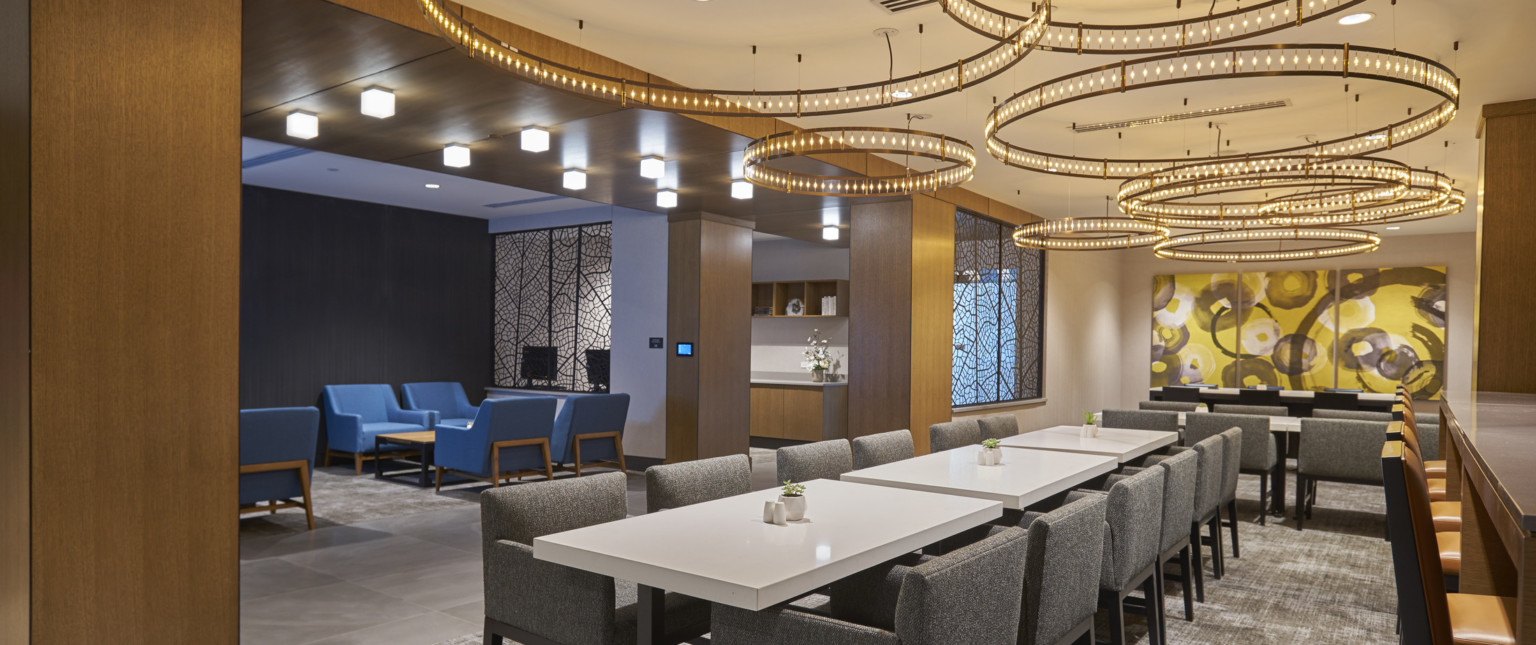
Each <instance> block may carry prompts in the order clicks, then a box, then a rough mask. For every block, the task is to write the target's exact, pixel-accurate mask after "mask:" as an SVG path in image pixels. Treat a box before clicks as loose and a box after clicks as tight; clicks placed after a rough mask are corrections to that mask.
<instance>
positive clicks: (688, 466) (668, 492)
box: [645, 455, 752, 513]
mask: <svg viewBox="0 0 1536 645" xmlns="http://www.w3.org/2000/svg"><path fill="white" fill-rule="evenodd" d="M750 492H752V462H751V460H749V459H747V456H746V455H726V456H724V457H715V458H713V459H700V460H698V461H684V462H681V463H676V464H663V465H659V466H651V467H650V468H647V469H645V512H647V513H655V512H656V511H659V510H662V509H666V508H678V507H680V506H687V505H689V504H698V503H700V502H707V501H710V500H715V499H721V498H723V497H731V496H733V495H744V494H746V493H750Z"/></svg>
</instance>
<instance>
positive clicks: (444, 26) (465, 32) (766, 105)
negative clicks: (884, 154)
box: [418, 0, 1049, 117]
mask: <svg viewBox="0 0 1536 645" xmlns="http://www.w3.org/2000/svg"><path fill="white" fill-rule="evenodd" d="M418 2H420V4H421V10H422V13H423V14H424V15H425V16H426V18H427V22H428V23H430V24H431V25H432V26H433V28H434V29H436V30H437V32H438V34H439V35H441V36H442V37H443V38H444V39H445V40H447V41H449V42H451V43H453V44H454V46H456V47H458V48H460V49H462V50H464V51H466V52H467V53H469V55H470V56H471V57H472V58H477V59H479V60H481V61H484V62H486V63H489V64H491V65H493V66H495V67H499V68H501V69H503V70H505V71H507V72H510V73H512V74H514V75H516V76H519V77H521V78H524V79H527V80H530V81H533V82H535V83H539V84H543V85H547V86H549V87H553V88H556V89H560V90H564V91H567V92H571V93H574V94H580V95H582V96H585V97H588V98H592V99H596V100H600V101H605V102H608V103H617V104H619V105H621V106H625V107H639V108H647V109H652V110H662V111H665V112H676V113H680V114H707V115H713V116H763V117H802V116H819V115H827V114H846V113H850V112H863V111H869V110H879V109H884V108H888V107H894V106H899V105H906V104H909V103H916V102H918V101H923V100H927V99H931V98H934V97H936V96H943V95H945V94H949V93H951V92H958V91H960V90H962V89H964V88H965V87H967V86H970V85H974V84H976V83H981V82H983V81H986V80H987V79H990V78H992V77H994V76H997V75H998V74H1001V73H1002V72H1004V71H1006V70H1008V68H1010V67H1013V65H1014V64H1016V63H1018V62H1019V61H1021V60H1023V59H1024V57H1025V56H1027V55H1029V52H1030V51H1032V50H1033V49H1034V48H1035V44H1036V42H1037V41H1038V40H1039V38H1040V36H1041V35H1042V34H1044V33H1045V17H1046V15H1047V14H1048V13H1049V4H1048V3H1047V4H1045V5H1042V6H1041V7H1040V8H1039V9H1037V10H1036V11H1035V15H1034V16H1033V17H1031V18H1028V19H1025V20H1022V21H1016V22H1015V26H1016V27H1017V28H1016V29H1015V30H1014V31H1013V32H1012V33H1010V34H1008V35H1007V37H1006V38H1004V39H1002V40H1001V42H998V43H996V44H995V45H993V46H992V47H990V48H988V49H986V50H984V51H982V52H981V53H979V54H976V55H974V56H971V57H970V58H966V59H963V60H960V61H957V62H955V63H952V64H950V65H946V66H944V67H940V68H938V69H934V70H930V71H927V72H919V73H917V74H911V75H907V76H902V77H900V78H893V79H888V80H884V81H876V82H872V83H863V84H860V85H849V86H844V87H833V88H823V89H793V90H708V89H694V88H688V87H681V86H677V85H668V84H664V83H650V82H645V81H638V80H630V79H626V78H621V77H618V76H609V75H606V74H599V73H596V72H592V71H588V70H583V69H580V68H577V67H571V66H569V65H565V64H562V63H558V62H555V61H552V60H549V59H547V58H542V57H539V56H535V55H533V54H529V53H527V52H524V51H522V50H520V49H519V48H518V47H516V46H515V45H512V44H508V43H504V42H502V41H501V40H499V39H497V38H496V37H494V36H491V35H490V34H487V33H485V32H483V31H481V30H480V29H479V28H477V27H475V25H474V24H473V23H470V22H469V21H467V20H465V19H464V17H463V16H462V14H460V13H458V12H455V11H452V10H450V9H447V8H446V7H445V6H444V3H443V2H441V0H418Z"/></svg>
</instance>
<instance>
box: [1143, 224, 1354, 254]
mask: <svg viewBox="0 0 1536 645" xmlns="http://www.w3.org/2000/svg"><path fill="white" fill-rule="evenodd" d="M1288 241H1301V242H1314V243H1315V244H1314V245H1312V246H1309V247H1306V248H1292V249H1283V248H1281V249H1276V250H1274V251H1218V250H1206V249H1201V248H1200V247H1203V246H1209V245H1213V244H1233V243H1244V242H1277V243H1281V244H1283V243H1284V242H1288ZM1380 246H1381V236H1379V235H1377V234H1375V233H1372V232H1370V231H1357V230H1352V229H1343V228H1260V229H1238V230H1235V231H1206V232H1201V233H1189V234H1185V235H1175V236H1173V237H1169V238H1167V239H1165V240H1162V241H1160V242H1158V243H1157V244H1155V245H1153V246H1152V251H1153V253H1155V254H1156V255H1157V257H1160V258H1163V259H1165V260H1192V261H1196V262H1278V261H1287V260H1312V259H1316V258H1331V257H1338V256H1341V255H1355V254H1357V253H1370V252H1371V251H1375V250H1376V249H1377V248H1379V247H1380Z"/></svg>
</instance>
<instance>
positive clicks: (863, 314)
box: [848, 200, 947, 450]
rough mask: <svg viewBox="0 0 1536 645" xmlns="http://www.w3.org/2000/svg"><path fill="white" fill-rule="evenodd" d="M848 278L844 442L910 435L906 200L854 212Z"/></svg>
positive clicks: (909, 234)
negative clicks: (896, 433)
mask: <svg viewBox="0 0 1536 645" xmlns="http://www.w3.org/2000/svg"><path fill="white" fill-rule="evenodd" d="M848 273H849V278H848V289H849V299H850V300H851V301H853V302H855V303H857V306H854V307H851V308H850V309H849V310H848V358H849V360H848V436H849V437H850V438H852V437H862V436H865V435H870V434H875V433H878V432H886V431H889V430H899V429H902V428H911V421H912V416H911V401H912V399H911V388H912V381H911V375H912V360H911V351H910V349H911V347H912V201H911V200H902V201H897V202H881V203H876V204H855V205H854V206H853V208H852V212H851V215H850V227H849V253H848ZM946 346H947V344H946ZM912 430H913V432H914V441H915V440H916V439H915V437H916V434H917V432H918V430H917V429H916V428H912ZM922 431H923V432H924V433H926V431H927V428H926V427H924V428H923V430H922ZM918 443H919V446H918V448H919V450H926V449H927V445H928V442H926V441H923V442H918Z"/></svg>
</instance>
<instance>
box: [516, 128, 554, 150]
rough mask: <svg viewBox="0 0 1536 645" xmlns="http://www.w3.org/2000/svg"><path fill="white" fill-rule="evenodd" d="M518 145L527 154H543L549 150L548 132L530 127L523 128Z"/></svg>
mask: <svg viewBox="0 0 1536 645" xmlns="http://www.w3.org/2000/svg"><path fill="white" fill-rule="evenodd" d="M519 144H520V145H521V147H522V148H523V149H524V150H527V151H528V152H544V151H545V150H548V149H549V130H545V129H544V128H540V127H537V126H531V125H530V126H528V127H526V128H523V134H522V139H521V140H520V141H519Z"/></svg>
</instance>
